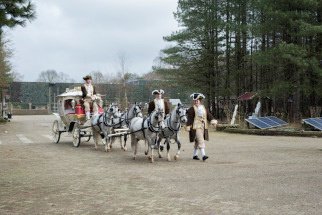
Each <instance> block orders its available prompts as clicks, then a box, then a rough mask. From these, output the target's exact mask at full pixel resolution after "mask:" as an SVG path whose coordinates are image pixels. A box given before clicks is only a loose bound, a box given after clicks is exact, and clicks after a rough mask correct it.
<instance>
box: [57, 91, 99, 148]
mask: <svg viewBox="0 0 322 215" xmlns="http://www.w3.org/2000/svg"><path fill="white" fill-rule="evenodd" d="M57 106H58V110H57V113H54V115H55V116H56V117H57V119H56V120H55V121H54V123H53V126H52V134H53V139H54V142H56V143H58V142H59V140H60V135H61V133H64V132H69V133H71V134H72V137H73V144H74V146H75V147H78V146H79V144H80V141H81V138H82V137H87V141H89V140H90V138H91V136H92V130H91V126H84V123H85V122H86V116H85V109H84V106H83V100H82V91H81V88H80V87H75V88H74V89H71V90H69V89H67V90H66V92H64V93H62V94H60V95H58V96H57ZM101 111H102V109H100V112H101Z"/></svg>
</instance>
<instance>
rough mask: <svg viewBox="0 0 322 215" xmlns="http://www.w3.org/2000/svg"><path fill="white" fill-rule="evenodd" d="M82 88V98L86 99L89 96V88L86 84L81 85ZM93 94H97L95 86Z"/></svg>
mask: <svg viewBox="0 0 322 215" xmlns="http://www.w3.org/2000/svg"><path fill="white" fill-rule="evenodd" d="M81 89H82V98H83V99H84V98H85V97H86V96H87V90H86V88H85V86H84V85H82V86H81ZM93 95H96V89H95V86H93Z"/></svg>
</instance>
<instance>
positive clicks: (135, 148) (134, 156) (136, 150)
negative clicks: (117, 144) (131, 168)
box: [133, 138, 138, 160]
mask: <svg viewBox="0 0 322 215" xmlns="http://www.w3.org/2000/svg"><path fill="white" fill-rule="evenodd" d="M133 139H135V140H133V141H134V153H133V159H134V160H135V159H136V154H137V152H138V139H136V138H133Z"/></svg>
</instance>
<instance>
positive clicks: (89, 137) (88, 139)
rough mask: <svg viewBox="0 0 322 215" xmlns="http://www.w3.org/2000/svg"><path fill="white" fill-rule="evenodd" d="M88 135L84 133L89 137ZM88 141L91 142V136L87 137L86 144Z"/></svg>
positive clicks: (86, 132)
mask: <svg viewBox="0 0 322 215" xmlns="http://www.w3.org/2000/svg"><path fill="white" fill-rule="evenodd" d="M89 134H90V132H88V131H85V135H89ZM90 140H91V136H88V137H87V140H86V142H89V141H90Z"/></svg>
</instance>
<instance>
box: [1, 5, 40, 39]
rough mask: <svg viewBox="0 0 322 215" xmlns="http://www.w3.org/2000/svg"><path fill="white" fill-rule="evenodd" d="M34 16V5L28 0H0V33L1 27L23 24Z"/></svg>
mask: <svg viewBox="0 0 322 215" xmlns="http://www.w3.org/2000/svg"><path fill="white" fill-rule="evenodd" d="M34 18H35V8H34V5H33V4H32V3H31V1H29V0H10V1H8V0H0V34H1V33H2V29H3V27H9V28H13V27H15V26H17V25H19V26H25V25H26V22H27V21H31V20H33V19H34Z"/></svg>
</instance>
